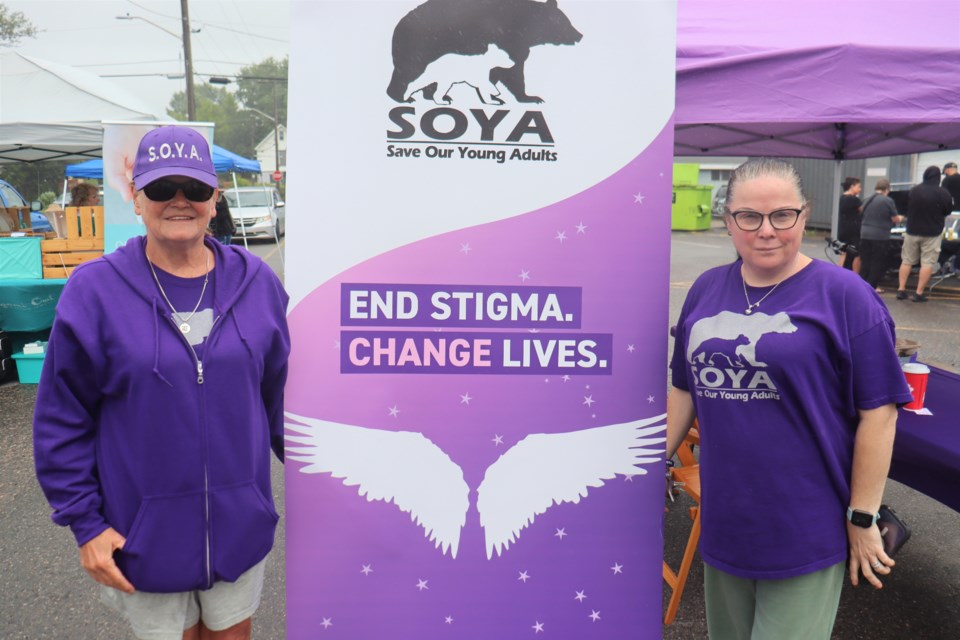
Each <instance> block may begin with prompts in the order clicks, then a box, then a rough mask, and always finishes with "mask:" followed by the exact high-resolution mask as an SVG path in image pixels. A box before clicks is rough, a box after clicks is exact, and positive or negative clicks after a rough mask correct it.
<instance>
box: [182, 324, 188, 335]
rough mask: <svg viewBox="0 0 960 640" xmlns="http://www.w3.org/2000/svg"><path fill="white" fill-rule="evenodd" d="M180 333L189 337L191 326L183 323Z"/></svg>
mask: <svg viewBox="0 0 960 640" xmlns="http://www.w3.org/2000/svg"><path fill="white" fill-rule="evenodd" d="M180 333H182V334H183V335H187V334H188V333H190V325H189V324H187V323H186V322H181V323H180Z"/></svg>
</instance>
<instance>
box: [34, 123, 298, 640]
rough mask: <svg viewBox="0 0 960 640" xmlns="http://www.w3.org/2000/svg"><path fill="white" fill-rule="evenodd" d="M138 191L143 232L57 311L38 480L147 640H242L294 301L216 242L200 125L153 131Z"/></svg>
mask: <svg viewBox="0 0 960 640" xmlns="http://www.w3.org/2000/svg"><path fill="white" fill-rule="evenodd" d="M130 189H131V193H133V194H134V197H133V202H134V210H135V211H136V213H137V215H139V216H141V217H142V218H143V224H144V226H145V227H146V236H139V237H135V238H132V239H130V240H129V241H128V242H127V243H126V244H125V245H123V246H121V247H120V248H119V249H117V250H116V251H114V252H112V253H109V254H107V255H105V256H103V257H102V258H98V259H97V260H93V261H90V262H86V263H84V264H82V265H81V266H79V267H77V269H76V270H75V271H74V272H73V274H72V275H71V276H70V278H69V279H68V280H67V285H66V287H65V288H64V290H63V294H62V296H61V298H60V301H59V303H58V305H57V314H56V319H55V320H54V324H53V328H52V330H51V333H50V341H49V343H48V349H47V354H46V358H45V359H44V363H43V370H42V373H41V377H40V385H39V387H38V391H37V403H36V409H35V414H34V457H35V465H36V471H37V478H38V480H39V482H40V486H41V488H42V489H43V491H44V494H45V495H46V497H47V500H48V501H49V503H50V505H51V506H52V507H53V521H54V522H55V523H57V524H60V525H65V526H69V527H70V529H71V530H72V533H73V535H74V537H75V538H76V542H77V545H78V546H79V548H80V562H81V565H82V566H83V568H84V569H85V570H86V571H87V573H88V574H89V575H90V577H91V578H93V579H94V580H95V581H96V582H98V583H100V584H101V587H100V590H101V600H103V602H104V603H106V604H107V605H109V606H110V607H112V608H114V609H116V610H117V611H119V612H120V613H121V614H122V615H123V616H124V617H125V618H126V619H127V620H128V621H129V622H130V624H131V626H132V628H133V631H134V633H135V634H136V635H137V637H139V638H150V639H156V638H163V639H166V638H175V639H180V638H183V639H187V640H197V639H201V638H202V639H209V640H223V639H227V638H229V639H238V638H239V639H242V638H249V637H250V628H251V616H252V615H253V613H254V612H255V611H256V609H257V607H258V605H259V602H260V593H261V590H262V584H263V572H264V563H265V558H266V556H267V554H268V553H269V551H270V549H271V548H272V546H273V538H274V531H275V528H276V525H277V520H278V516H277V512H276V509H275V507H274V503H273V493H272V489H271V485H270V451H271V448H272V449H273V451H274V453H275V454H276V455H277V457H278V458H280V459H281V460H282V459H283V388H284V383H285V380H286V375H287V358H288V354H289V351H290V338H289V332H288V330H287V321H286V307H287V301H288V297H287V294H286V293H285V292H284V290H283V287H282V285H281V284H280V281H279V279H278V278H277V276H276V275H275V274H274V273H273V272H272V271H271V270H270V268H269V267H267V266H266V264H264V263H263V261H261V260H260V259H259V258H257V257H256V256H254V255H253V254H252V253H249V252H247V251H243V250H242V249H238V248H234V247H229V246H224V245H221V244H220V243H218V242H216V241H214V240H213V238H209V237H208V236H207V233H206V231H207V227H208V226H209V224H210V220H211V219H212V218H213V215H214V210H215V202H216V199H217V176H216V173H214V168H213V162H212V161H211V158H210V149H209V146H208V144H207V141H206V139H205V138H204V137H203V136H202V135H201V134H200V133H198V132H196V131H194V130H193V129H191V128H189V127H184V126H164V127H159V128H156V129H153V130H151V131H150V132H148V133H147V134H146V135H144V136H143V138H142V140H141V141H140V144H139V147H138V151H137V154H136V157H135V160H134V164H133V170H132V184H131V185H130Z"/></svg>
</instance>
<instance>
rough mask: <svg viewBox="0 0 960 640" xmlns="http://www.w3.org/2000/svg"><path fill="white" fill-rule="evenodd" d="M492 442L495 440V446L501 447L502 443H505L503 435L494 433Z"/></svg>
mask: <svg viewBox="0 0 960 640" xmlns="http://www.w3.org/2000/svg"><path fill="white" fill-rule="evenodd" d="M491 442H493V446H495V447H499V446H500V445H502V444H503V436H501V435H497V434H493V440H492V441H491Z"/></svg>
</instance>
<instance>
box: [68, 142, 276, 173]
mask: <svg viewBox="0 0 960 640" xmlns="http://www.w3.org/2000/svg"><path fill="white" fill-rule="evenodd" d="M212 151H213V166H214V168H215V169H216V170H217V173H231V172H234V173H260V163H259V162H257V161H256V160H250V159H249V158H244V157H243V156H239V155H237V154H235V153H234V152H233V151H228V150H227V149H224V148H223V147H218V146H217V145H212ZM66 173H67V177H68V178H102V177H103V159H102V158H94V159H92V160H87V161H86V162H80V163H78V164H69V165H67V171H66Z"/></svg>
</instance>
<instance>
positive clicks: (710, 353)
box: [693, 334, 750, 368]
mask: <svg viewBox="0 0 960 640" xmlns="http://www.w3.org/2000/svg"><path fill="white" fill-rule="evenodd" d="M748 344H750V339H749V338H747V336H745V335H743V334H740V335H739V336H737V337H736V338H735V339H734V340H730V339H728V338H710V339H709V340H704V341H703V342H702V343H700V345H699V346H698V347H697V350H696V351H695V352H694V355H693V360H694V362H699V363H700V364H705V365H707V366H710V367H715V366H717V363H716V360H717V358H723V359H724V360H726V361H727V366H728V367H737V368H743V366H744V364H743V360H741V359H740V354H739V353H738V352H737V350H738V349H739V348H740V347H745V346H747V345H748ZM730 347H734V349H733V356H732V357H731V356H730Z"/></svg>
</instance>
